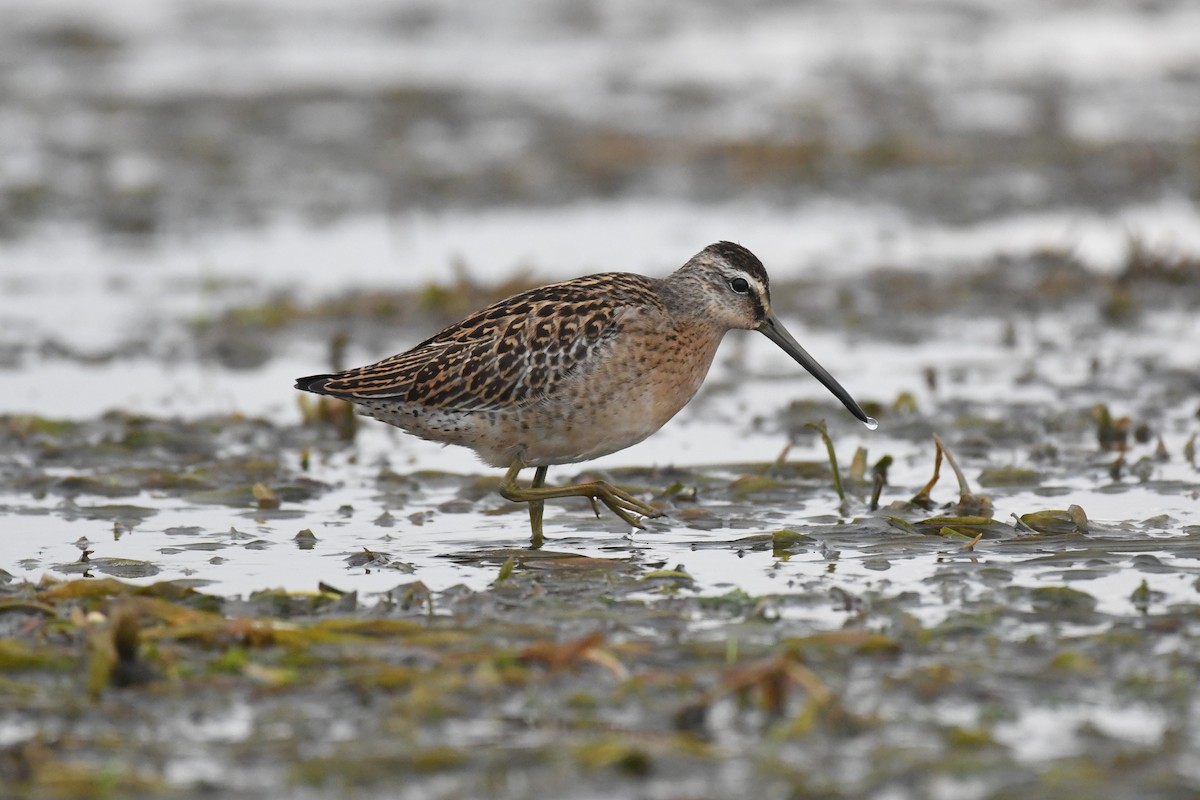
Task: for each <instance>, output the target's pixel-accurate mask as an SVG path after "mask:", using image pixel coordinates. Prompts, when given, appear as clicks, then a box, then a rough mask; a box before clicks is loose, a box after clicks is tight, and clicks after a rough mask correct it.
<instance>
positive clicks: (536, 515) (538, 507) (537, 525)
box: [513, 467, 550, 550]
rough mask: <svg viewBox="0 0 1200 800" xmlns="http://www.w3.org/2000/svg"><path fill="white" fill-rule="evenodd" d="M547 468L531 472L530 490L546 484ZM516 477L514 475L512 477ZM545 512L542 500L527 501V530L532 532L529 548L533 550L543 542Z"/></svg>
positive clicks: (538, 468)
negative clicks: (543, 516)
mask: <svg viewBox="0 0 1200 800" xmlns="http://www.w3.org/2000/svg"><path fill="white" fill-rule="evenodd" d="M548 469H550V468H549V467H537V468H536V469H535V470H534V471H533V483H531V484H529V488H530V489H540V488H542V486H544V485H545V483H546V470H548ZM513 477H514V478H515V477H516V476H515V475H514V476H513ZM545 510H546V503H545V501H543V500H530V501H529V528H530V530H532V531H533V534H532V536H531V538H530V546H531V547H533V549H534V550H536V549H538V548H539V547H541V546H542V542H543V541H545V540H544V539H543V538H542V513H543V512H544V511H545Z"/></svg>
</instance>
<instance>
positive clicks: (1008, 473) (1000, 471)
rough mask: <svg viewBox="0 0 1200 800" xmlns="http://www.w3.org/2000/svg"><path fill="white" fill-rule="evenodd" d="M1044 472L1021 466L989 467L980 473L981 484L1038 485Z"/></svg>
mask: <svg viewBox="0 0 1200 800" xmlns="http://www.w3.org/2000/svg"><path fill="white" fill-rule="evenodd" d="M1041 482H1042V473H1040V472H1038V471H1037V470H1035V469H1021V468H1019V467H989V468H987V469H985V470H983V471H982V472H980V473H979V484H980V485H981V486H1037V485H1039V484H1040V483H1041Z"/></svg>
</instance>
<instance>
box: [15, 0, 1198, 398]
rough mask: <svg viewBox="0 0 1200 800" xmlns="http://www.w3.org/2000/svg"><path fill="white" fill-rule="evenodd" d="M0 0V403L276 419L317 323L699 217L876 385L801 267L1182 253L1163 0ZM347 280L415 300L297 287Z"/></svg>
mask: <svg viewBox="0 0 1200 800" xmlns="http://www.w3.org/2000/svg"><path fill="white" fill-rule="evenodd" d="M0 9H2V12H3V18H4V24H3V25H2V26H0V297H2V301H0V302H2V305H0V393H2V394H3V397H4V401H3V406H4V410H6V411H20V412H38V413H44V414H50V415H67V416H79V415H91V414H95V413H98V412H100V411H102V410H104V409H107V408H126V409H132V410H135V411H145V412H152V413H167V414H173V413H178V414H184V415H192V414H202V413H211V412H228V411H239V412H244V413H249V414H267V415H276V416H278V417H279V418H281V419H292V418H294V414H295V410H294V402H295V401H294V397H293V396H292V394H291V390H290V389H289V388H288V387H289V385H290V382H291V378H292V377H293V376H294V375H296V374H305V373H309V372H313V371H318V370H320V369H324V368H325V367H326V366H328V364H329V361H330V355H329V347H330V345H329V342H330V340H331V339H332V338H335V337H337V336H343V338H345V336H346V335H347V333H348V340H346V346H347V347H348V351H346V350H343V351H342V352H343V355H344V356H345V358H347V359H349V360H351V361H357V360H361V359H367V358H372V359H373V358H377V357H380V356H384V355H388V354H390V353H392V352H396V351H398V350H400V349H403V348H404V347H405V346H407V345H409V344H411V343H413V342H415V341H416V340H417V339H418V338H419V337H421V336H424V335H426V334H427V333H428V332H429V331H430V330H431V329H436V327H438V326H440V325H441V324H444V323H446V322H449V321H451V320H452V319H453V318H454V317H455V315H457V314H459V313H465V312H466V311H467V310H470V309H469V308H468V307H467V306H468V303H469V302H476V301H478V302H482V301H484V300H486V299H490V296H489V295H490V292H491V291H492V290H499V289H501V288H504V289H507V288H512V287H515V286H520V285H526V284H528V283H533V282H537V281H540V280H548V279H551V278H559V277H569V276H574V275H577V274H582V273H585V272H588V271H597V270H605V269H627V270H632V271H642V272H647V273H650V274H665V273H666V272H668V271H670V270H671V269H673V268H675V267H676V266H678V265H679V264H680V263H682V262H683V261H684V260H685V259H686V258H687V257H689V256H690V255H691V254H692V253H694V252H696V251H697V250H699V249H700V248H702V247H703V246H704V245H706V244H708V243H709V242H711V241H714V240H717V239H732V240H736V241H739V242H741V243H743V244H745V245H747V246H749V247H750V248H751V249H752V250H754V251H755V252H757V253H758V254H759V255H760V256H761V257H762V258H763V260H764V261H765V262H766V264H767V265H768V268H769V269H770V270H771V272H772V275H773V277H774V279H775V281H776V282H777V283H779V284H781V285H783V284H786V283H787V282H788V281H806V282H808V291H799V292H798V293H796V294H795V295H794V296H793V297H792V298H791V302H793V303H795V306H796V307H794V308H793V309H792V311H791V312H789V310H788V309H787V308H781V313H782V314H783V316H784V319H789V317H790V316H791V314H792V313H794V314H796V315H797V316H796V317H795V319H796V320H797V321H795V322H793V323H792V324H793V325H794V326H797V325H802V324H803V325H805V326H812V327H811V330H806V329H805V327H801V328H800V331H799V333H800V334H801V339H802V340H805V341H808V342H812V341H814V339H813V338H812V337H814V336H815V337H817V339H816V341H817V342H819V343H821V342H823V340H822V338H821V337H823V336H826V335H827V336H828V343H827V345H826V347H823V348H815V352H816V353H817V354H818V355H821V359H822V360H823V361H826V362H827V365H828V366H829V367H830V369H831V371H833V372H834V373H835V374H836V375H838V376H839V377H841V378H842V380H843V382H845V383H846V384H847V385H848V387H849V388H851V390H852V391H854V392H855V393H856V394H868V395H869V394H870V391H869V390H868V389H867V387H868V385H870V386H872V387H874V386H878V390H877V395H878V396H877V397H875V398H869V399H877V400H880V401H882V402H889V401H891V400H892V398H893V397H894V395H895V394H897V393H898V392H901V391H905V390H919V389H920V387H921V381H920V379H919V378H918V377H915V375H914V376H909V377H908V378H906V379H905V380H906V382H903V383H902V384H899V385H898V384H893V383H884V384H883V385H880V382H879V381H875V382H874V383H872V384H868V383H867V382H865V381H863V382H859V381H858V380H856V379H854V377H853V376H854V374H855V373H856V372H859V371H861V370H863V369H866V368H867V367H868V363H867V359H866V357H865V356H863V355H862V354H859V356H858V357H856V356H855V354H854V353H853V352H849V353H847V352H843V351H842V350H841V349H840V348H842V347H844V346H846V343H849V345H850V346H853V345H854V343H855V342H858V343H860V344H861V343H869V342H870V341H872V340H875V341H879V340H883V341H887V340H891V339H894V338H895V337H896V335H897V334H896V323H895V321H894V320H892V321H889V322H887V323H886V324H885V323H884V322H882V321H881V320H884V318H886V317H889V316H891V315H890V314H889V313H888V307H887V305H886V303H883V302H882V301H881V300H880V298H886V297H887V292H885V293H883V294H882V295H879V294H878V293H877V298H876V300H875V301H874V302H866V303H858V304H857V305H855V304H854V303H851V305H853V306H854V308H852V309H851V311H853V312H854V313H841V314H828V313H826V311H827V309H829V308H830V307H831V306H832V305H833V304H835V303H836V302H837V298H838V297H839V296H841V295H837V294H836V292H835V293H834V294H830V291H833V290H829V291H824V292H823V291H822V290H821V288H820V287H822V286H826V287H828V286H832V285H833V283H837V287H838V288H837V291H840V292H842V293H843V294H844V293H845V292H847V291H851V289H852V288H853V286H854V281H855V280H859V279H861V281H862V282H863V286H864V288H869V287H870V279H869V276H870V275H874V274H877V273H878V272H879V271H880V270H888V271H890V272H889V274H892V273H893V272H895V271H898V272H899V274H900V275H901V276H907V277H905V278H904V280H906V281H908V283H907V284H906V285H909V286H912V285H914V284H913V283H912V281H913V280H915V277H913V276H917V275H923V274H930V273H933V274H938V273H940V274H947V273H953V272H956V271H958V272H965V271H971V270H975V269H977V268H978V267H979V265H980V264H984V263H990V262H992V261H994V260H995V259H997V258H1000V259H1009V260H1011V261H1012V263H1013V266H1012V269H1013V270H1019V269H1021V268H1022V266H1021V265H1022V264H1023V263H1024V262H1025V260H1027V259H1029V258H1031V257H1033V256H1037V255H1038V254H1046V253H1052V254H1055V257H1056V258H1059V259H1061V260H1066V261H1070V262H1071V263H1072V264H1075V265H1078V266H1081V268H1082V269H1083V270H1084V271H1085V273H1086V274H1089V275H1095V276H1098V277H1097V280H1101V279H1103V278H1104V277H1105V276H1108V277H1109V278H1111V276H1113V275H1114V274H1117V273H1118V272H1119V271H1120V270H1121V269H1123V268H1124V267H1125V266H1126V265H1127V263H1128V258H1129V253H1130V249H1131V246H1132V245H1133V244H1136V245H1137V246H1139V247H1142V248H1143V249H1148V250H1151V251H1153V252H1155V253H1163V254H1166V256H1167V257H1169V258H1188V257H1192V256H1193V255H1194V254H1195V253H1197V252H1200V215H1198V214H1197V207H1196V199H1197V197H1198V195H1200V191H1198V180H1200V47H1197V39H1196V34H1195V31H1197V30H1200V7H1197V5H1196V4H1195V3H1191V2H1186V0H1174V1H1173V0H1148V1H1147V2H1138V3H1129V2H1124V1H1123V0H1122V1H1119V0H1109V1H1108V2H1092V3H1077V2H1070V1H1068V0H1060V1H1058V2H1041V1H1040V0H1039V1H1037V2H1034V0H1012V1H1011V2H1003V3H999V2H988V1H986V0H924V1H922V2H900V3H897V2H891V1H890V0H852V1H846V0H837V1H836V2H835V1H834V0H827V1H825V2H821V1H820V0H815V1H813V2H802V3H785V2H773V1H771V0H760V1H759V2H750V3H740V4H737V5H736V6H734V5H731V4H727V3H720V2H675V3H657V4H652V5H647V4H644V3H638V2H632V0H601V1H600V2H590V3H579V2H575V1H574V0H502V1H500V2H491V3H475V2H468V1H467V0H462V1H460V2H448V1H446V0H437V1H436V2H435V1H434V0H387V2H384V1H383V0H362V1H360V2H354V3H341V2H331V1H326V0H244V1H239V2H213V1H211V0H204V1H203V2H200V1H198V0H121V1H120V2H111V3H105V4H97V3H93V2H90V1H89V0H2V2H0ZM1030 280H1032V278H1031V279H1030ZM831 282H832V283H831ZM480 286H482V287H483V289H479V287H480ZM489 287H491V288H490V289H489ZM847 287H850V288H849V289H848V288H847ZM893 288H894V287H893ZM373 290H379V291H386V292H392V293H395V292H400V293H403V292H406V291H407V292H417V293H418V294H417V302H416V303H415V306H414V307H415V308H418V310H423V311H426V312H430V313H428V314H426V315H425V316H423V317H422V316H416V317H413V316H406V315H405V314H402V313H394V314H390V315H389V314H388V313H385V312H387V311H388V310H391V311H394V310H395V309H397V308H401V307H405V308H407V306H405V300H404V297H405V296H404V295H403V294H401V295H390V296H389V298H390V299H388V300H387V301H386V302H383V305H384V306H386V308H385V310H384V311H382V312H380V311H379V308H378V307H371V308H373V309H374V310H373V311H371V313H366V312H364V311H363V306H362V305H354V304H353V303H352V304H351V307H350V310H349V311H347V308H346V306H345V305H344V304H343V305H342V306H339V307H338V309H337V310H330V309H329V308H328V306H323V305H321V304H322V303H328V302H329V301H330V300H331V298H345V297H347V296H349V295H348V293H351V294H353V293H358V295H357V296H358V297H359V301H362V296H363V294H362V293H368V292H371V291H373ZM456 298H467V299H466V300H461V299H460V300H456ZM805 298H809V299H810V300H811V301H812V307H811V308H808V307H805V302H806V301H805ZM843 300H844V297H843ZM388 303H390V304H391V305H388ZM439 303H440V305H439ZM238 309H240V310H242V312H243V313H242V314H241V316H231V313H232V312H234V311H236V310H238ZM893 310H894V311H895V312H896V313H897V315H900V316H904V315H911V312H912V309H906V308H894V309H893ZM376 312H379V313H376ZM364 317H368V318H370V319H378V320H379V321H380V325H379V326H375V327H371V326H367V327H366V328H362V327H357V326H358V325H359V323H361V322H362V319H363V318H364ZM872 318H874V319H876V320H877V321H881V322H880V323H879V324H877V325H873V324H871V323H870V319H872ZM800 319H804V320H805V322H804V323H801V322H799V320H800ZM297 323H301V324H297ZM406 324H407V325H412V326H413V330H411V331H408V330H405V329H404V326H405V325H406ZM905 324H907V325H908V326H909V327H910V328H911V327H912V325H913V324H915V323H914V322H911V321H910V322H909V323H905ZM905 335H906V336H907V337H908V338H910V339H911V338H913V337H918V336H919V335H920V333H919V332H916V331H913V330H908V331H907V333H906V334H905ZM806 336H807V337H808V338H807V339H806ZM834 348H838V349H834ZM823 353H829V355H823ZM815 394H816V391H815V390H814V395H815ZM289 415H290V416H289Z"/></svg>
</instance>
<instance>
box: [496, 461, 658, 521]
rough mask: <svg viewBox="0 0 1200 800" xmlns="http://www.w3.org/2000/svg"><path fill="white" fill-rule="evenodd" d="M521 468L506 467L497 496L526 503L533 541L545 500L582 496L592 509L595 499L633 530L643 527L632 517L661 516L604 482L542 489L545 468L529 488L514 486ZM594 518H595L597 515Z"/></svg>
mask: <svg viewBox="0 0 1200 800" xmlns="http://www.w3.org/2000/svg"><path fill="white" fill-rule="evenodd" d="M524 468H525V465H524V464H522V463H521V461H520V460H519V459H518V460H516V461H514V462H513V464H512V466H511V467H509V468H508V472H507V473H505V475H504V480H503V481H502V482H501V483H500V496H501V497H503V498H504V499H505V500H511V501H512V502H514V503H529V522H530V525H531V526H532V528H533V538H534V540H535V541H540V540H541V537H542V512H543V510H544V508H543V507H544V504H545V501H546V500H554V499H557V498H559V497H586V498H587V499H588V500H590V501H591V502H592V507H593V508H595V507H596V501H597V500H599V501H600V502H601V503H604V505H606V506H608V509H609V511H612V512H613V513H614V514H616V515H617V516H618V517H620V518H621V519H623V520H624V521H625V522H626V523H628V524H629V525H632V526H634V527H635V528H643V527H645V526H643V525H642V523H641V521H640V520H638V518H637V517H635V516H633V515H634V514H640V515H641V516H643V517H661V516H662V512H661V511H659V510H658V509H656V508H654V506H651V505H649V504H647V503H643V502H642V501H641V500H638V499H637V498H636V497H634V496H633V495H631V494H629V492H627V491H625V490H624V489H618V488H617V487H616V486H613V485H612V484H611V483H607V482H605V481H592V482H590V483H576V484H572V485H570V486H544V485H543V483H544V482H545V480H546V467H538V468H537V471H536V472H535V473H534V476H533V485H531V486H530V487H529V488H528V489H526V488H524V487H522V486H518V485H517V475H519V474H520V473H521V470H522V469H524ZM596 516H599V513H598V512H597V514H596Z"/></svg>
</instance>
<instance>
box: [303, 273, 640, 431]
mask: <svg viewBox="0 0 1200 800" xmlns="http://www.w3.org/2000/svg"><path fill="white" fill-rule="evenodd" d="M631 307H639V308H646V307H661V301H660V300H659V298H658V295H657V293H656V292H655V291H654V290H653V288H652V284H651V281H650V279H648V278H644V277H642V276H640V275H632V274H627V273H605V274H600V275H590V276H588V277H585V278H577V279H575V280H572V281H566V282H564V283H557V284H552V285H550V286H544V287H541V288H539V289H533V290H530V291H528V292H524V293H522V294H518V295H515V296H513V297H510V298H508V299H507V300H502V301H500V302H499V303H496V304H495V305H492V306H489V307H488V308H485V309H483V310H482V311H479V312H476V313H475V314H473V315H471V316H470V317H468V318H467V319H465V320H463V321H462V322H459V323H457V324H455V325H451V326H450V327H449V328H446V329H445V330H443V331H441V332H440V333H438V334H436V335H435V336H432V337H430V338H429V339H426V340H425V341H424V342H421V343H420V344H418V345H417V346H416V347H414V348H413V349H412V350H409V351H407V352H405V353H400V354H399V355H395V356H392V357H391V358H386V359H384V360H383V361H379V362H377V363H375V364H371V365H369V366H365V367H359V368H357V369H351V370H347V371H345V372H339V373H337V374H335V375H328V376H314V378H312V379H302V381H301V382H300V383H298V384H297V385H298V386H299V387H300V388H305V389H309V390H311V391H318V392H320V393H322V394H330V395H334V396H336V397H342V398H345V399H347V400H350V401H354V400H387V399H394V400H396V401H397V402H398V403H405V404H415V405H420V406H422V407H424V408H427V409H440V410H447V411H450V410H453V411H489V410H502V409H506V408H512V407H516V406H521V405H526V404H529V403H533V402H537V401H538V400H540V399H542V398H543V397H546V396H547V395H550V394H553V392H554V390H555V387H556V386H559V385H561V384H562V383H563V382H564V381H566V380H569V379H570V377H571V376H572V375H574V374H576V373H577V372H578V371H579V370H580V368H581V367H583V366H585V365H586V364H587V363H588V362H589V360H591V359H594V358H595V357H596V355H597V353H598V352H599V351H601V350H602V349H603V348H605V347H606V346H607V345H608V343H609V342H610V341H611V340H612V339H613V338H614V337H615V336H616V335H617V332H618V330H619V323H620V319H621V317H622V316H623V315H624V314H625V313H626V312H627V311H628V310H629V309H630V308H631ZM304 382H307V385H301V384H302V383H304Z"/></svg>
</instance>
